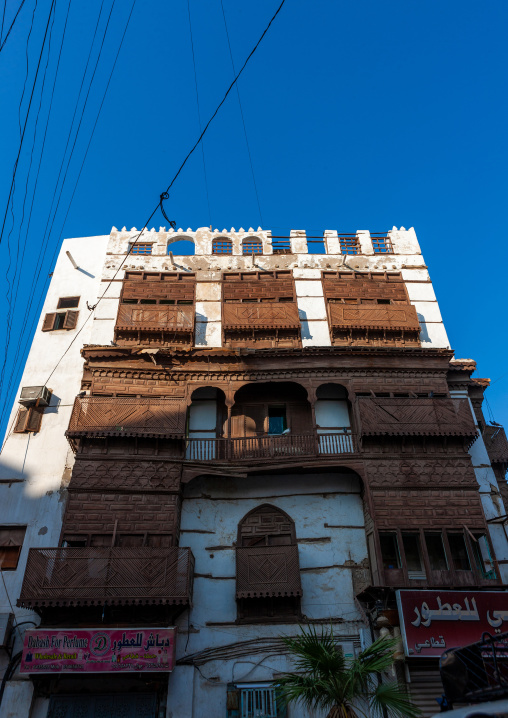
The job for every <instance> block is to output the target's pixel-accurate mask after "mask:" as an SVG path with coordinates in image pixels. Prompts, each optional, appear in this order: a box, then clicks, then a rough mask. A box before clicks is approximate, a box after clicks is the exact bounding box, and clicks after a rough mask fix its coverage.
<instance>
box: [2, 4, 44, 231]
mask: <svg viewBox="0 0 508 718" xmlns="http://www.w3.org/2000/svg"><path fill="white" fill-rule="evenodd" d="M54 5H55V0H51V7H50V9H49V15H48V20H47V22H46V29H45V31H44V39H43V41H42V47H41V52H40V54H39V61H38V63H37V70H36V72H35V78H34V81H33V85H32V92H31V94H30V102H29V103H28V109H27V111H26V117H25V124H24V126H23V132H22V134H21V139H20V142H19V148H18V154H17V157H16V161H15V162H14V166H13V171H12V181H11V187H10V190H9V197H8V199H7V206H6V208H5V214H4V219H3V222H2V229H1V230H0V243H1V242H2V237H3V233H4V229H5V223H6V221H7V213H8V211H9V206H10V202H11V197H12V193H13V188H14V183H15V181H16V172H17V169H18V163H19V158H20V155H21V150H22V149H23V140H24V139H25V133H26V128H27V124H28V118H29V116H30V108H31V106H32V101H33V97H34V93H35V86H36V84H37V78H38V76H39V70H40V67H41V62H42V56H43V53H44V47H45V46H46V37H47V35H48V30H49V25H50V22H51V16H52V14H53V7H54Z"/></svg>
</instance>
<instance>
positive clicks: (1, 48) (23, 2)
mask: <svg viewBox="0 0 508 718" xmlns="http://www.w3.org/2000/svg"><path fill="white" fill-rule="evenodd" d="M24 4H25V0H21V5H20V6H19V8H18V11H17V13H16V14H15V15H14V20H13V21H12V23H11V26H10V28H9V29H8V30H7V34H6V36H5V38H4V41H3V42H2V44H1V45H0V52H2V50H3V49H4V45H5V43H6V42H7V39H8V37H9V35H10V34H11V30H12V28H13V27H14V23H15V22H16V20H17V17H18V15H19V13H20V12H21V10H22V8H23V5H24ZM5 5H7V0H5ZM5 5H4V14H3V17H2V33H3V28H4V17H5ZM0 37H1V36H0ZM0 42H1V40H0Z"/></svg>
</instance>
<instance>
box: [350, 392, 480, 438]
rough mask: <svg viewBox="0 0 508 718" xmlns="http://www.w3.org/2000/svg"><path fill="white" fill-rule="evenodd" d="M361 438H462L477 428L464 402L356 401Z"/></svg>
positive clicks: (382, 399) (439, 400)
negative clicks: (384, 436) (383, 436)
mask: <svg viewBox="0 0 508 718" xmlns="http://www.w3.org/2000/svg"><path fill="white" fill-rule="evenodd" d="M356 407H357V411H358V416H359V419H360V423H361V434H362V435H363V436H382V435H388V436H462V437H464V438H468V439H473V438H474V437H475V436H476V433H477V431H476V426H475V424H474V421H473V417H472V414H471V409H470V407H469V403H468V401H467V399H448V398H423V397H421V398H418V399H410V398H400V399H398V398H397V399H396V398H371V397H360V398H358V399H357V401H356Z"/></svg>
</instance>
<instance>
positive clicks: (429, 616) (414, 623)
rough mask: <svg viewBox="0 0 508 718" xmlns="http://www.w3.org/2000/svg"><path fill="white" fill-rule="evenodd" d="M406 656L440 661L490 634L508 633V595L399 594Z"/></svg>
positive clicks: (454, 592) (417, 592) (419, 592)
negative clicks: (449, 651) (450, 653)
mask: <svg viewBox="0 0 508 718" xmlns="http://www.w3.org/2000/svg"><path fill="white" fill-rule="evenodd" d="M397 606H398V609H399V617H400V630H401V633H402V640H403V642H404V652H405V654H406V656H408V657H410V658H429V657H439V656H440V655H441V654H442V653H443V651H445V650H447V649H448V648H457V647H459V646H467V645H468V644H469V643H475V641H479V640H480V639H481V637H482V633H484V632H488V633H490V634H491V635H493V636H495V635H496V634H498V633H503V632H504V631H508V593H506V592H502V591H406V590H402V591H397Z"/></svg>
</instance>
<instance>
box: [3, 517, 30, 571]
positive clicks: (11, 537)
mask: <svg viewBox="0 0 508 718" xmlns="http://www.w3.org/2000/svg"><path fill="white" fill-rule="evenodd" d="M25 532H26V526H2V527H0V569H1V570H2V571H14V570H15V569H16V568H17V567H18V561H19V555H20V553H21V548H22V546H23V540H24V538H25Z"/></svg>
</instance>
